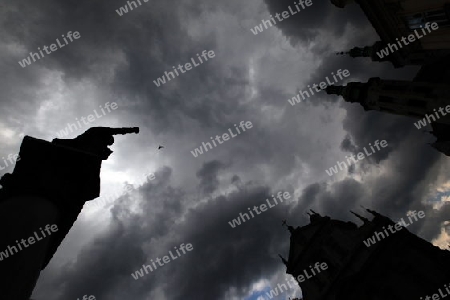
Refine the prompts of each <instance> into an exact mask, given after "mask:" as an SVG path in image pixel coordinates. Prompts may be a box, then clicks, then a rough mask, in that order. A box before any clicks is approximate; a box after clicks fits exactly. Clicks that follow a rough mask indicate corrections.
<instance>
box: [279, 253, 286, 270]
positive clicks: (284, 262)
mask: <svg viewBox="0 0 450 300" xmlns="http://www.w3.org/2000/svg"><path fill="white" fill-rule="evenodd" d="M278 256H279V257H280V258H281V261H282V262H283V264H284V265H285V266H286V267H287V266H288V262H287V260H285V259H284V257H283V256H281V254H278Z"/></svg>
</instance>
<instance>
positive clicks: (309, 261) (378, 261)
mask: <svg viewBox="0 0 450 300" xmlns="http://www.w3.org/2000/svg"><path fill="white" fill-rule="evenodd" d="M367 211H368V212H370V213H371V214H372V215H373V219H372V220H369V219H368V218H366V217H363V216H360V215H358V214H355V213H354V214H355V216H357V217H358V218H359V219H360V220H361V221H362V222H363V225H361V226H359V227H358V226H357V225H356V224H355V223H353V222H344V221H339V220H333V219H331V218H330V217H328V216H321V215H320V214H318V213H315V212H313V213H312V214H310V223H309V224H307V225H305V226H303V227H297V228H295V229H294V227H292V226H287V228H288V230H289V232H290V235H291V237H290V248H289V256H288V259H287V260H286V259H284V258H282V260H283V263H284V264H285V265H286V268H287V269H286V273H287V274H291V275H292V276H294V277H295V278H296V280H297V282H298V283H299V285H300V287H301V289H302V293H303V299H304V300H386V299H397V300H411V299H421V298H420V297H424V298H423V299H425V296H426V295H432V294H434V293H437V291H438V290H439V288H441V289H443V288H444V284H448V283H449V282H450V269H449V268H448V265H449V263H450V252H449V251H447V250H441V249H439V248H438V247H435V246H433V245H432V244H430V243H429V242H427V241H425V240H423V239H421V238H419V237H417V236H416V235H414V234H412V233H410V232H409V231H408V230H407V229H406V228H403V229H401V230H399V231H397V232H395V233H392V234H390V235H386V232H385V229H386V230H387V228H388V226H389V225H391V226H393V225H394V224H395V223H394V222H393V221H392V220H391V219H389V218H388V217H385V216H383V215H381V214H379V213H377V212H375V211H372V210H367ZM406 219H407V218H406ZM407 222H408V220H407ZM377 233H378V234H377ZM381 233H384V238H381V237H380V235H381ZM388 233H389V232H388ZM374 236H377V238H379V240H377V241H376V243H374V244H372V245H370V246H367V245H366V244H365V243H364V241H366V240H367V239H368V238H371V237H374ZM316 263H326V264H327V266H328V268H327V269H326V270H325V271H322V272H320V273H318V274H317V275H315V276H312V277H311V278H309V279H306V280H303V281H302V282H299V275H302V274H305V273H304V272H305V270H307V271H309V273H310V275H311V272H310V269H311V266H314V265H315V264H316Z"/></svg>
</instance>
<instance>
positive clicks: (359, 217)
mask: <svg viewBox="0 0 450 300" xmlns="http://www.w3.org/2000/svg"><path fill="white" fill-rule="evenodd" d="M350 212H351V213H352V214H353V215H355V216H356V217H357V218H358V219H360V220H361V221H363V222H364V224H366V223H369V219H367V218H365V217H363V216H360V215H358V214H357V213H355V212H353V211H350Z"/></svg>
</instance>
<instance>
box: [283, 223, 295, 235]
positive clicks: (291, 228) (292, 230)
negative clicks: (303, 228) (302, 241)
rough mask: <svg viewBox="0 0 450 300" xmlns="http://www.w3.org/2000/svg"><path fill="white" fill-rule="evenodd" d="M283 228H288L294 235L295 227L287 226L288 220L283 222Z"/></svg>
mask: <svg viewBox="0 0 450 300" xmlns="http://www.w3.org/2000/svg"><path fill="white" fill-rule="evenodd" d="M281 226H286V228H287V229H288V230H289V232H290V233H291V234H292V233H294V227H292V226H290V225H288V224H287V222H286V220H283V221H282V222H281Z"/></svg>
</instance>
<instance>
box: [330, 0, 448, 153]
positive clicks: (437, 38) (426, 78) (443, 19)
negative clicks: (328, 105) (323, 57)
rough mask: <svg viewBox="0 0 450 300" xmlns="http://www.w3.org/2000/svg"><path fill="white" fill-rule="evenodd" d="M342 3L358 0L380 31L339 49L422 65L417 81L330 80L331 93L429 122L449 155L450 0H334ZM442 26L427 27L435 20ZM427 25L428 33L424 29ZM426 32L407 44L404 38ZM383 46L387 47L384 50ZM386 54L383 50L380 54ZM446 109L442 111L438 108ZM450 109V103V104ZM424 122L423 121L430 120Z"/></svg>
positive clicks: (366, 106) (437, 146)
mask: <svg viewBox="0 0 450 300" xmlns="http://www.w3.org/2000/svg"><path fill="white" fill-rule="evenodd" d="M331 2H332V3H333V4H334V5H335V6H337V7H340V8H344V7H346V6H347V5H350V4H351V3H352V2H356V3H357V4H359V6H360V7H361V9H362V10H363V12H364V13H365V15H366V16H367V18H368V20H369V21H370V22H371V24H372V26H373V27H374V29H375V30H376V32H377V33H378V35H379V36H380V40H379V41H377V42H375V43H374V44H373V45H371V46H365V47H362V48H360V47H354V48H353V49H351V50H349V51H346V52H340V53H338V54H342V55H349V56H351V57H353V58H358V57H366V58H370V59H371V60H372V61H373V62H374V63H376V62H385V61H389V62H390V63H391V64H392V65H393V66H394V67H396V68H400V67H404V66H407V65H418V66H421V69H420V71H419V72H418V73H417V75H416V76H415V78H414V79H413V80H412V81H401V80H386V79H380V78H371V79H369V81H368V82H367V83H359V82H352V83H349V84H348V85H347V86H345V87H339V86H329V87H327V93H328V94H335V95H339V96H342V97H343V98H344V99H345V100H346V101H348V102H356V103H359V104H361V105H362V106H363V107H364V109H365V110H378V111H381V112H386V113H391V114H397V115H405V116H410V117H413V118H416V119H419V120H422V121H424V122H426V124H430V125H431V127H432V131H431V132H430V133H432V134H433V135H434V136H435V137H436V138H437V140H436V141H435V142H434V143H433V144H432V146H433V147H434V148H435V149H436V150H438V151H440V152H442V153H444V154H445V155H447V156H450V133H449V132H450V127H449V116H447V115H446V114H448V113H449V112H447V111H446V110H445V109H446V107H447V106H448V105H450V89H449V87H450V2H449V1H444V0H435V1H415V0H405V1H392V0H356V1H352V0H331ZM433 22H435V23H437V24H438V26H439V28H438V29H437V30H434V31H431V30H430V31H426V29H425V27H428V28H430V24H431V23H433ZM422 29H423V30H424V31H425V32H426V33H427V34H424V33H423V31H422ZM416 32H417V33H419V36H421V38H420V39H416V40H415V41H414V42H409V43H408V45H406V44H404V43H402V42H401V40H402V38H405V37H408V36H410V35H414V36H416V37H417V35H416ZM382 50H385V51H388V50H389V54H388V55H385V54H387V53H385V54H383V53H382ZM380 54H381V55H380ZM439 109H441V112H440V111H439ZM449 109H450V107H449ZM426 124H424V125H423V127H425V126H426Z"/></svg>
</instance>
